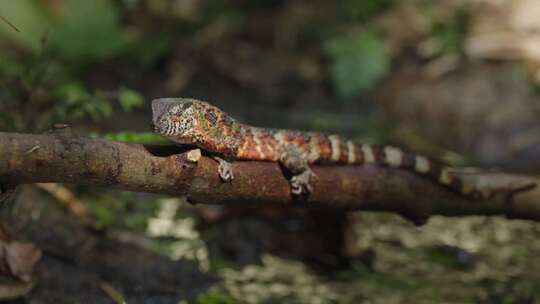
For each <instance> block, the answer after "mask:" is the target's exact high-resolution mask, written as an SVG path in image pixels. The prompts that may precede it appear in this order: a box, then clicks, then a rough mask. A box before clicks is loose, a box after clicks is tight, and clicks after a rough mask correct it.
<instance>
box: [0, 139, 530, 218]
mask: <svg viewBox="0 0 540 304" xmlns="http://www.w3.org/2000/svg"><path fill="white" fill-rule="evenodd" d="M188 151H189V150H188V149H186V148H183V147H171V146H161V147H156V146H153V147H151V146H144V145H139V144H128V143H121V142H111V141H106V140H98V139H90V138H86V137H80V136H73V135H71V134H69V132H65V131H64V132H61V131H58V132H52V133H49V134H43V135H34V134H17V133H0V160H1V161H0V184H1V185H2V186H3V188H6V189H9V188H12V187H13V186H16V185H18V184H27V183H37V182H60V183H75V184H84V185H93V186H104V187H114V188H118V189H123V190H130V191H138V192H153V193H162V194H170V195H185V196H187V198H188V200H189V201H191V202H193V203H208V204H231V203H244V204H250V205H253V204H271V203H274V204H287V205H291V204H296V205H300V206H326V207H331V208H345V209H355V210H370V211H388V212H396V213H399V214H401V215H403V216H404V217H406V218H409V219H411V220H412V221H414V222H415V223H417V224H422V223H424V222H425V221H426V220H427V219H428V218H429V216H431V215H435V214H439V215H447V216H463V215H472V214H478V215H506V216H508V217H510V218H522V219H533V220H540V192H539V190H537V189H532V188H534V185H535V183H536V180H535V179H532V178H527V177H523V176H517V175H508V174H491V173H489V174H469V175H468V176H467V178H474V179H475V180H476V182H478V183H480V184H485V185H486V187H491V189H498V190H499V192H498V193H497V194H496V195H495V196H494V197H493V198H492V199H489V200H485V201H474V200H470V199H467V198H464V197H462V196H460V195H457V194H455V193H452V192H450V191H449V190H447V189H445V188H444V187H441V186H439V185H437V184H436V183H434V182H432V181H430V180H428V179H426V178H424V177H422V176H419V175H417V174H414V173H411V172H406V171H403V170H397V169H388V168H381V167H375V166H315V167H314V168H313V170H314V172H315V174H316V175H317V178H316V179H315V181H314V183H313V187H314V191H313V193H312V194H311V195H309V197H307V198H303V199H299V198H295V197H293V196H291V194H290V188H289V183H288V181H287V179H286V177H285V176H284V174H283V171H282V169H281V168H280V167H279V165H278V164H276V163H272V162H240V161H239V162H235V163H234V164H233V170H234V172H235V179H234V180H233V182H232V183H223V182H222V181H221V180H220V178H219V176H218V174H217V163H216V162H215V161H214V160H213V159H211V158H208V157H205V156H202V157H200V158H199V156H198V154H197V153H193V152H191V153H190V152H188ZM531 189H532V190H531ZM525 190H531V191H525Z"/></svg>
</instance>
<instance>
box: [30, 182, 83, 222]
mask: <svg viewBox="0 0 540 304" xmlns="http://www.w3.org/2000/svg"><path fill="white" fill-rule="evenodd" d="M36 186H38V187H39V188H41V189H43V190H45V191H47V192H48V193H49V194H51V195H52V196H54V197H55V198H56V200H57V201H58V202H59V203H61V204H62V205H64V206H65V207H67V209H68V210H69V211H70V212H71V214H73V215H74V216H75V217H76V218H78V219H79V220H81V221H82V222H87V221H88V220H89V217H90V213H89V212H88V209H86V207H85V206H84V204H83V203H82V202H81V201H80V200H79V199H78V198H77V196H76V195H75V194H74V193H73V192H72V191H71V190H69V189H68V188H66V187H65V186H63V185H61V184H57V183H37V184H36Z"/></svg>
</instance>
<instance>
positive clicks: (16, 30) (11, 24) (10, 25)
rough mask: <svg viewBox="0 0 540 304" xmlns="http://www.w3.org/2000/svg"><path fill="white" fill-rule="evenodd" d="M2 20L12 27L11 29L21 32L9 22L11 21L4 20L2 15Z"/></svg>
mask: <svg viewBox="0 0 540 304" xmlns="http://www.w3.org/2000/svg"><path fill="white" fill-rule="evenodd" d="M0 19H1V20H2V21H4V22H5V23H7V25H9V26H11V28H12V29H14V30H15V31H16V32H20V31H19V29H18V28H17V27H16V26H15V25H14V24H13V23H11V22H9V20H7V19H6V18H4V17H3V16H2V15H0Z"/></svg>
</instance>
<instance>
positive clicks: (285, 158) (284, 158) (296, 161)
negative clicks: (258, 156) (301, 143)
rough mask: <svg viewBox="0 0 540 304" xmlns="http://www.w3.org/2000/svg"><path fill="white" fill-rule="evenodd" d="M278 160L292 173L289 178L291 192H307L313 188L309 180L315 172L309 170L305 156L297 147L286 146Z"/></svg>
mask: <svg viewBox="0 0 540 304" xmlns="http://www.w3.org/2000/svg"><path fill="white" fill-rule="evenodd" d="M279 162H280V163H281V165H283V167H285V168H286V169H287V170H288V171H289V172H291V173H292V174H293V176H292V177H291V179H290V180H289V183H290V185H291V193H292V194H294V195H303V194H309V193H310V192H311V191H312V190H313V188H312V186H311V180H312V179H313V177H314V176H315V174H314V173H313V171H311V168H310V167H309V165H308V161H307V158H306V157H305V156H303V155H302V153H301V152H300V151H298V148H296V147H294V146H287V147H286V148H285V149H283V151H282V152H281V154H280V157H279Z"/></svg>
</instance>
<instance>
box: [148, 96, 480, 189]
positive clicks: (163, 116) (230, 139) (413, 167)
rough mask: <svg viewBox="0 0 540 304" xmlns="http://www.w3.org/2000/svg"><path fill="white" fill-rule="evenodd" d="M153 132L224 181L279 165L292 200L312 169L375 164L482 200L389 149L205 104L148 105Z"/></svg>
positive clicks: (420, 160) (440, 169)
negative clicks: (206, 158) (264, 123)
mask: <svg viewBox="0 0 540 304" xmlns="http://www.w3.org/2000/svg"><path fill="white" fill-rule="evenodd" d="M152 112H153V121H152V125H153V131H154V132H155V133H158V134H160V135H161V136H163V137H165V138H167V139H169V140H171V141H173V142H176V143H180V144H189V145H193V146H196V147H198V148H200V149H203V150H205V151H207V152H209V153H211V155H213V158H214V159H215V160H216V161H217V162H218V163H219V165H218V174H219V176H220V178H221V179H222V180H223V181H226V182H230V181H232V180H233V179H234V172H233V171H232V166H231V162H232V161H234V160H249V161H272V162H278V163H279V164H281V165H282V166H283V167H284V168H285V169H286V170H288V171H289V173H290V174H291V177H290V179H289V183H290V191H291V193H292V194H293V195H309V193H311V192H312V191H313V186H312V181H313V180H314V178H315V177H316V176H315V174H314V173H313V171H312V169H311V167H310V166H311V165H315V164H321V165H366V164H374V165H379V166H384V167H390V168H398V169H404V170H409V171H412V172H415V173H417V174H420V175H422V176H426V177H428V178H430V179H431V180H433V181H435V182H437V183H438V184H440V185H442V186H444V187H447V188H448V189H450V190H452V191H454V192H456V193H458V194H461V195H464V196H467V197H470V198H475V199H481V198H485V197H483V196H485V195H486V194H485V193H484V192H483V191H480V190H479V189H476V188H475V186H473V185H470V184H469V183H467V182H465V181H464V180H463V179H462V178H460V176H459V175H457V174H454V173H453V172H455V169H453V168H451V167H448V166H445V165H442V164H440V163H438V162H435V161H433V160H431V159H429V158H427V157H425V156H421V155H417V154H415V153H412V152H408V151H405V150H403V149H400V148H397V147H394V146H382V145H375V144H360V143H356V142H353V141H351V140H347V139H345V138H343V137H341V136H339V135H327V134H324V133H319V132H304V131H295V130H282V129H272V128H261V127H255V126H250V125H246V124H243V123H240V122H238V121H237V120H236V119H234V118H232V117H231V116H229V115H228V114H227V113H225V112H224V111H222V110H220V109H219V108H217V107H216V106H213V105H211V104H210V103H208V102H205V101H201V100H196V99H191V98H158V99H154V100H153V101H152Z"/></svg>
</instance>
